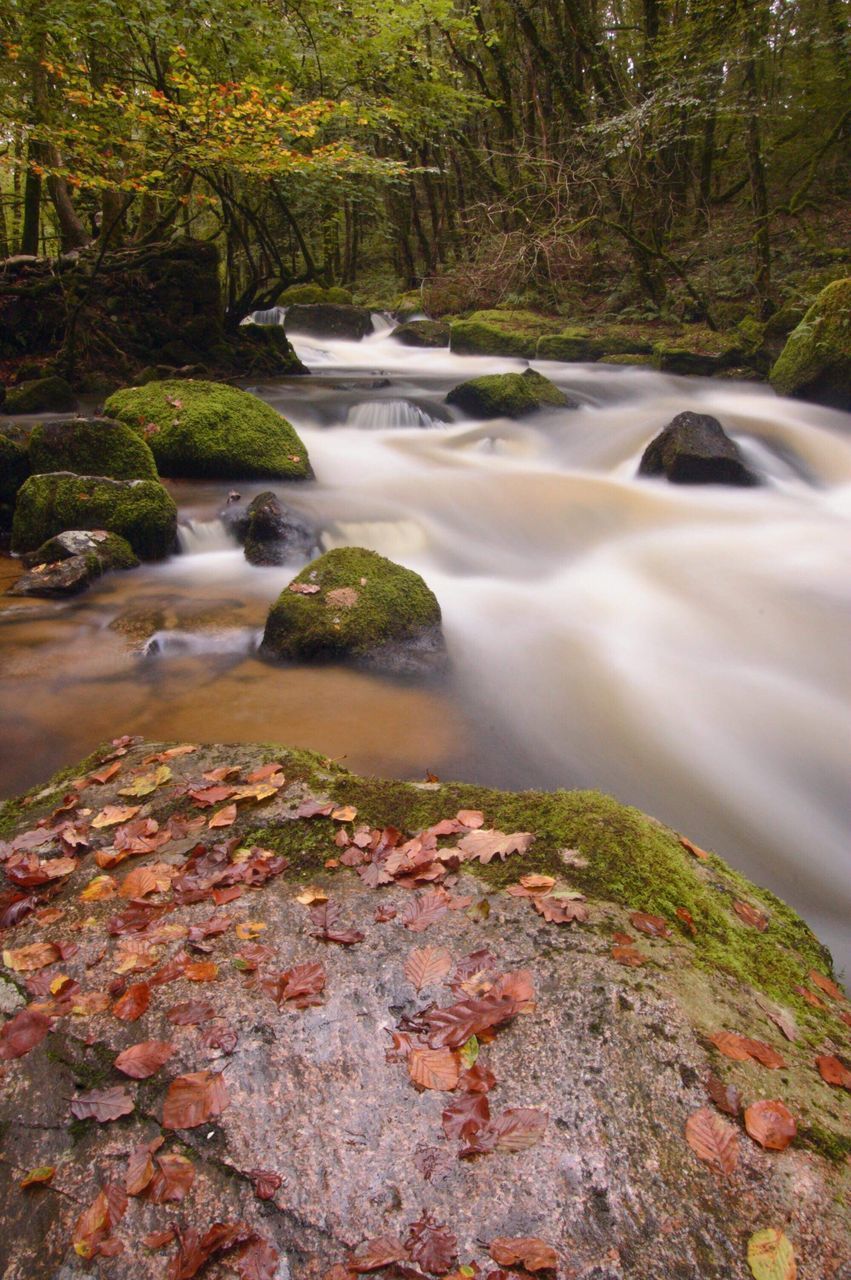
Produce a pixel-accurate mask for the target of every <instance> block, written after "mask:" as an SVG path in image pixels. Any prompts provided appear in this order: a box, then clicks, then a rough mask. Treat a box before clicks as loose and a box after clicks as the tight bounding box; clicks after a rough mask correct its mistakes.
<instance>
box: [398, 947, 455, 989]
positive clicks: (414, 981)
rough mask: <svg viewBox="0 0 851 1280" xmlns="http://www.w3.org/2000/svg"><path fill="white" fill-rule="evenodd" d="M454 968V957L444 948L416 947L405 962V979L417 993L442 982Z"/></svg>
mask: <svg viewBox="0 0 851 1280" xmlns="http://www.w3.org/2000/svg"><path fill="white" fill-rule="evenodd" d="M451 968H452V957H451V956H450V954H449V952H448V951H447V950H446V949H445V948H444V947H415V948H414V950H413V951H411V953H410V954H409V956H408V958H407V960H406V961H405V977H406V978H407V979H408V981H409V982H410V984H411V986H412V987H413V988H414V990H415V991H422V989H423V987H429V986H431V985H432V984H433V983H437V982H441V981H442V980H443V979H444V978H445V977H446V975H447V973H448V972H449V970H450V969H451Z"/></svg>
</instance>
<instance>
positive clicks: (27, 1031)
mask: <svg viewBox="0 0 851 1280" xmlns="http://www.w3.org/2000/svg"><path fill="white" fill-rule="evenodd" d="M49 1030H50V1018H48V1017H47V1015H46V1014H44V1013H38V1012H37V1011H36V1010H35V1009H21V1011H20V1012H19V1013H16V1014H15V1016H14V1017H13V1018H10V1019H9V1021H8V1022H7V1023H6V1024H5V1025H4V1026H3V1027H2V1029H0V1058H6V1059H9V1058H22V1057H23V1056H24V1054H25V1053H29V1051H30V1049H34V1048H35V1047H36V1045H37V1044H41V1042H42V1040H43V1039H44V1037H45V1036H46V1035H47V1033H48V1031H49Z"/></svg>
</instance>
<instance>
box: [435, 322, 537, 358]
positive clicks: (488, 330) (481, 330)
mask: <svg viewBox="0 0 851 1280" xmlns="http://www.w3.org/2000/svg"><path fill="white" fill-rule="evenodd" d="M557 324H558V322H557V321H556V322H554V321H551V320H548V319H547V318H546V317H545V316H539V315H536V314H535V312H534V311H493V310H492V311H474V312H472V314H471V315H469V316H465V317H464V319H462V320H453V321H452V324H451V326H450V337H449V346H450V349H451V350H452V351H453V352H454V353H455V354H456V355H468V356H469V355H478V356H517V357H518V358H519V359H521V360H532V359H534V356H535V352H536V350H537V347H538V340H539V338H541V336H542V335H543V334H546V333H552V331H553V329H554V327H557Z"/></svg>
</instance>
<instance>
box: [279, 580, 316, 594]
mask: <svg viewBox="0 0 851 1280" xmlns="http://www.w3.org/2000/svg"><path fill="white" fill-rule="evenodd" d="M287 590H288V591H293V592H295V594H296V595H298V596H315V595H316V593H317V592H318V591H321V590H322V588H321V587H320V586H319V585H318V584H317V583H315V582H291V583H290V585H289V586H288V587H287Z"/></svg>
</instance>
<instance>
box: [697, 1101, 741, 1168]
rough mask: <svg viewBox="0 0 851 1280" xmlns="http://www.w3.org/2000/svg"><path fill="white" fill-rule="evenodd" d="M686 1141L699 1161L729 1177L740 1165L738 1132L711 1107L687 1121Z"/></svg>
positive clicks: (702, 1108) (698, 1112)
mask: <svg viewBox="0 0 851 1280" xmlns="http://www.w3.org/2000/svg"><path fill="white" fill-rule="evenodd" d="M686 1141H687V1142H688V1144H689V1146H690V1147H691V1149H692V1151H693V1152H694V1154H695V1155H696V1156H697V1157H698V1159H699V1160H703V1161H705V1162H706V1164H711V1165H714V1166H715V1167H716V1168H717V1169H720V1170H721V1172H722V1173H725V1174H727V1176H728V1177H729V1175H730V1174H731V1173H732V1172H733V1170H734V1169H735V1167H736V1165H737V1163H738V1160H739V1134H738V1131H737V1130H736V1129H734V1128H733V1126H732V1125H731V1124H729V1123H728V1122H727V1121H726V1120H724V1119H722V1117H721V1116H719V1115H717V1114H716V1112H714V1111H710V1109H709V1107H701V1108H700V1110H699V1111H695V1112H693V1114H692V1115H690V1116H689V1118H688V1120H686Z"/></svg>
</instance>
